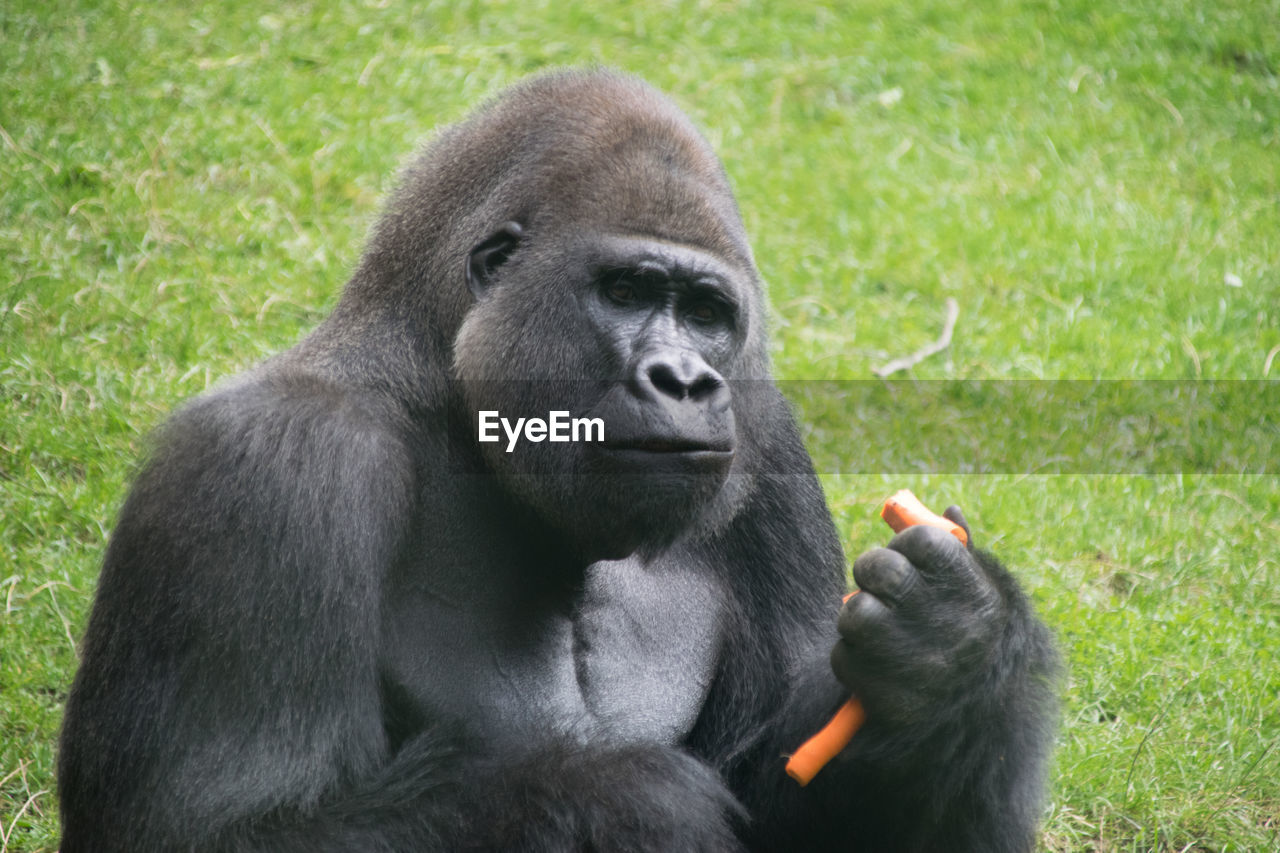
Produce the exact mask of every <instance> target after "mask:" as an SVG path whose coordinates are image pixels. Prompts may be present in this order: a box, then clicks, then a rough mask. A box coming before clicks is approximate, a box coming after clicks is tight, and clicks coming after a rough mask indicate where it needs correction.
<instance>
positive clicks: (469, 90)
mask: <svg viewBox="0 0 1280 853" xmlns="http://www.w3.org/2000/svg"><path fill="white" fill-rule="evenodd" d="M599 6H600V4H590V3H582V2H576V0H556V2H539V0H524V2H520V3H511V2H495V3H486V4H479V3H466V2H435V3H421V4H408V3H397V2H392V0H378V2H374V0H368V2H334V3H325V2H318V1H317V2H311V3H304V2H296V3H281V4H270V5H263V6H258V5H255V4H243V3H235V2H225V3H204V2H192V3H186V4H181V5H171V4H161V3H155V4H134V3H123V2H107V0H103V1H102V2H83V3H74V2H67V0H43V2H37V0H7V2H5V3H3V4H0V400H2V401H3V405H2V406H0V601H2V602H3V609H2V610H0V850H24V851H31V850H52V849H55V848H56V845H57V803H56V798H55V796H54V794H53V793H52V792H53V790H54V776H53V766H54V745H55V739H56V733H57V731H58V727H59V722H60V718H61V707H62V703H63V701H64V699H65V696H66V691H67V687H68V684H69V683H70V680H71V677H72V674H73V672H74V670H75V666H76V643H77V640H78V638H79V636H80V634H81V632H82V631H83V628H84V625H85V619H86V616H87V613H88V607H89V604H90V601H91V598H92V594H93V590H94V585H95V578H96V573H97V568H98V564H99V561H100V559H101V556H102V551H103V547H104V543H105V541H106V538H107V535H108V533H109V531H110V529H111V526H112V523H113V518H114V513H115V511H116V509H117V507H118V505H119V503H120V501H121V499H122V497H123V495H124V492H125V489H126V487H127V484H128V482H129V480H130V477H131V475H132V473H133V471H134V470H135V464H136V461H137V460H138V459H139V457H140V455H141V454H142V453H143V451H144V449H145V447H146V435H147V434H148V432H149V431H150V430H151V429H152V428H153V427H155V426H156V425H157V424H159V423H160V422H161V421H162V420H163V418H164V417H165V414H166V413H167V412H169V411H170V410H171V409H172V408H173V407H174V406H175V405H176V404H177V403H178V402H179V401H181V400H182V399H184V398H186V397H189V396H191V395H193V394H197V393H199V392H201V391H203V390H204V389H205V388H207V387H209V386H210V384H211V383H213V382H215V381H217V380H218V379H219V378H221V377H226V376H228V375H230V374H233V373H235V372H236V371H239V370H241V369H243V368H245V367H247V366H249V365H252V364H254V363H255V362H257V361H259V360H260V359H262V358H263V357H264V356H266V355H268V354H269V353H273V352H276V351H279V350H280V349H282V348H285V347H288V346H289V345H290V344H291V343H293V342H294V341H296V340H297V339H298V338H299V337H300V336H301V335H302V334H304V333H305V332H306V331H307V330H308V329H309V328H310V327H312V326H313V325H314V324H315V323H316V322H317V321H318V320H319V319H320V318H321V317H322V316H324V314H325V312H326V311H327V309H328V307H329V306H331V305H332V304H333V302H334V299H335V297H336V295H337V293H338V290H339V288H340V286H341V284H342V282H343V281H344V280H345V277H346V275H347V274H348V273H349V271H350V270H351V268H352V265H353V263H354V261H355V259H356V258H357V255H358V252H359V250H360V246H361V243H362V240H363V236H364V233H365V230H366V228H367V227H368V225H369V223H370V220H371V217H372V216H373V215H374V214H375V213H376V211H377V209H378V204H379V200H380V198H381V197H382V195H383V193H384V192H385V190H386V189H387V188H388V186H390V182H391V181H392V179H393V175H394V173H395V170H396V168H397V166H398V164H400V163H402V162H403V161H404V159H405V158H406V157H407V156H408V155H409V154H410V152H412V151H413V150H414V149H415V147H416V146H417V145H418V144H419V143H420V142H421V141H422V140H423V139H424V138H425V137H426V136H427V135H428V134H430V133H431V131H432V128H434V127H436V126H438V125H439V124H441V123H442V122H447V121H450V120H452V119H455V118H458V117H459V116H461V115H462V114H463V113H464V112H465V111H466V110H467V109H468V108H469V107H470V106H472V105H474V104H475V103H476V102H477V100H479V99H482V98H483V97H485V96H486V95H487V94H489V93H491V92H493V91H494V90H496V89H497V88H498V87H500V86H501V85H503V84H505V83H508V82H511V81H513V80H516V79H518V78H520V77H521V76H523V75H525V74H527V73H529V72H532V71H534V70H536V69H539V68H543V67H547V66H556V65H581V64H592V63H603V64H608V65H613V66H617V67H620V68H622V69H626V70H630V71H634V72H637V73H640V74H642V75H643V76H645V77H646V78H647V79H648V80H650V81H651V82H652V83H654V84H656V85H657V86H659V87H661V88H663V89H665V90H667V91H669V92H670V93H671V94H672V95H673V96H674V97H675V98H676V99H677V100H678V101H679V102H680V103H681V104H682V105H683V106H684V107H685V108H686V109H687V110H688V111H689V113H690V114H691V115H692V116H693V117H694V119H695V120H696V121H697V122H698V123H699V124H700V126H702V127H703V128H704V129H705V132H706V134H707V136H708V137H709V139H710V140H711V141H712V143H713V144H714V145H715V147H716V148H717V149H718V150H719V151H720V153H721V154H722V156H723V158H724V160H725V163H726V167H727V169H728V172H729V174H730V176H731V178H732V180H733V182H734V185H735V187H736V190H737V192H738V194H739V199H740V202H741V205H742V209H743V214H744V217H745V219H746V221H747V225H748V229H749V231H750V232H751V234H752V237H753V242H754V246H755V250H756V254H757V259H758V261H759V264H760V267H761V269H762V271H763V273H764V276H765V278H766V279H767V280H768V282H769V284H770V288H771V295H772V299H773V304H774V327H775V340H774V345H775V364H776V368H777V372H778V374H779V375H780V376H782V377H785V378H787V379H797V380H798V379H866V378H870V377H871V375H872V374H871V371H872V368H873V367H874V366H876V365H878V364H880V363H881V362H883V361H885V360H887V359H888V358H892V357H895V356H900V355H903V354H906V353H909V352H911V351H913V350H915V349H916V348H918V347H920V346H921V345H923V344H925V343H927V342H929V341H930V340H932V339H933V338H934V337H935V336H936V335H937V334H938V331H939V327H940V325H941V322H942V308H941V306H942V304H943V301H944V299H945V298H946V297H952V298H954V299H955V300H956V301H957V303H958V304H959V307H960V315H959V320H958V323H957V325H956V329H955V335H954V339H953V342H952V345H951V346H950V348H949V349H948V350H947V351H946V352H945V353H943V354H940V355H937V356H934V357H932V358H930V359H927V360H925V361H923V362H921V363H920V364H919V365H917V366H916V367H915V368H914V375H915V376H916V377H921V378H935V379H946V378H977V379H1120V378H1138V379H1184V380H1185V379H1199V378H1205V379H1208V378H1214V379H1255V380H1257V379H1263V378H1270V379H1280V355H1277V353H1278V352H1280V2H1276V0H1255V2H1230V1H1229V0H1227V1H1226V2H1216V3H1202V2H1186V1H1185V0H1116V2H1113V3H1109V4H1096V3H1093V2H1085V0H1043V2H1030V0H1028V2H1018V1H1017V0H1003V2H1001V0H997V2H992V3H986V4H975V3H960V2H957V0H946V2H937V3H903V2H899V1H898V0H893V2H890V0H866V2H863V3H859V4H856V6H855V5H853V4H838V3H832V4H826V5H821V6H819V5H814V4H809V3H796V2H778V3H768V2H761V3H748V2H741V3H734V2H713V0H707V2H662V3H657V2H655V3H647V4H639V3H637V4H621V5H617V6H614V7H612V8H611V10H610V13H609V15H608V16H607V17H602V16H601V13H600V12H599V11H597V9H598V8H599ZM264 10H265V11H264ZM1275 415H1276V413H1275V412H1272V413H1271V416H1272V418H1273V420H1272V421H1271V424H1272V433H1271V434H1272V436H1273V438H1274V436H1275V426H1274V424H1275V420H1274V417H1275ZM991 429H992V430H993V431H999V430H1001V429H1005V430H1008V429H1017V425H1016V424H1015V425H1013V426H1012V427H1010V426H1009V425H1003V426H1002V425H1000V424H993V425H992V426H991ZM845 452H846V453H847V454H849V455H851V456H852V455H856V454H857V453H858V447H856V446H850V447H847V448H846V450H845ZM1099 470H1103V469H1101V468H1100V469H1099ZM1268 470H1270V471H1271V472H1273V473H1272V474H1271V475H1225V474H1220V473H1216V474H1206V473H1203V472H1202V471H1197V470H1189V471H1185V472H1171V473H1161V474H1147V475H1142V474H1129V475H1124V476H1121V475H1115V474H1105V473H1100V474H1092V475H1082V474H1078V475H1073V476H1047V475H1042V474H1035V473H1034V472H1024V471H1018V470H1012V471H1009V472H1005V473H993V474H981V475H975V474H969V475H962V474H953V473H941V474H940V473H929V474H916V475H910V476H889V475H881V474H858V475H852V474H845V475H835V474H832V475H831V476H828V477H826V478H825V481H824V482H825V485H826V487H827V489H828V494H829V497H830V501H831V504H832V507H833V510H834V512H835V514H836V518H837V522H838V524H839V526H840V529H841V531H842V533H843V534H845V536H846V542H847V547H848V549H849V550H850V552H851V553H852V552H856V551H858V550H860V549H862V548H865V547H868V546H870V545H872V544H873V543H878V542H879V541H880V540H881V539H882V538H883V532H882V530H881V529H880V528H879V527H878V525H877V524H873V523H872V517H873V513H874V507H875V506H876V505H877V504H878V501H879V500H880V498H881V497H883V495H884V494H885V493H886V492H887V491H890V490H892V489H895V488H898V487H899V486H909V487H911V488H913V489H915V490H916V491H917V493H918V494H920V495H921V496H922V497H925V498H926V499H927V500H929V501H931V502H933V503H937V504H945V503H946V502H952V501H953V502H956V503H959V504H961V505H962V506H963V507H965V509H966V512H967V514H968V515H969V518H970V521H971V522H972V524H973V526H974V528H975V531H976V532H977V534H978V535H979V536H980V537H981V538H982V541H983V542H984V543H987V544H990V545H991V546H993V547H994V548H995V549H996V550H998V551H999V553H1001V554H1002V556H1004V557H1005V558H1006V560H1007V561H1008V562H1010V563H1011V564H1012V565H1013V566H1014V567H1016V569H1017V571H1018V573H1019V575H1020V576H1021V577H1022V579H1023V580H1024V582H1025V584H1026V586H1027V587H1028V589H1029V590H1030V592H1031V593H1032V595H1033V596H1034V598H1035V600H1036V602H1037V605H1038V607H1039V608H1040V610H1041V612H1042V613H1043V615H1044V617H1045V619H1046V620H1047V621H1048V622H1049V624H1050V625H1051V626H1052V628H1053V629H1054V630H1055V632H1056V633H1057V635H1058V637H1059V639H1060V641H1061V645H1062V648H1063V650H1064V653H1065V656H1066V657H1067V659H1068V662H1069V667H1070V676H1069V680H1068V682H1067V684H1066V689H1065V702H1064V711H1063V725H1062V729H1061V735H1060V745H1059V749H1058V751H1057V760H1056V768H1055V772H1054V786H1053V792H1052V797H1051V804H1050V806H1049V809H1048V811H1047V813H1046V815H1045V821H1044V831H1043V834H1042V840H1041V844H1042V846H1043V848H1044V849H1046V850H1053V851H1068V850H1069V851H1084V850H1102V851H1130V850H1133V851H1138V850H1169V851H1182V850H1202V851H1256V850H1273V851H1274V850H1280V749H1277V741H1278V740H1280V592H1277V588H1278V587H1280V478H1278V477H1277V476H1276V475H1275V474H1274V472H1275V471H1276V470H1277V469H1276V465H1274V464H1272V465H1271V466H1270V468H1269V469H1268Z"/></svg>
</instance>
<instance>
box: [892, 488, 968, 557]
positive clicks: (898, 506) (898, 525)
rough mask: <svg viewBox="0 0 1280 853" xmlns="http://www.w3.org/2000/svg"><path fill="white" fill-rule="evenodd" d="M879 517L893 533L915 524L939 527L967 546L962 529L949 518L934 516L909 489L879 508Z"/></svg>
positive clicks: (894, 496) (965, 536)
mask: <svg viewBox="0 0 1280 853" xmlns="http://www.w3.org/2000/svg"><path fill="white" fill-rule="evenodd" d="M880 517H881V518H883V519H884V520H885V523H887V524H888V525H889V526H890V527H891V528H893V532H894V533H901V532H902V531H903V530H906V529H907V528H908V527H912V526H914V525H916V524H927V525H929V526H930V527H940V528H942V529H943V530H945V531H947V532H948V533H950V534H951V535H952V536H954V537H956V538H957V539H959V540H960V544H962V545H968V544H969V535H968V534H967V533H965V532H964V528H963V527H961V526H960V525H958V524H956V523H955V522H954V521H952V520H951V519H949V518H944V517H942V516H941V515H936V514H934V513H933V512H932V511H931V510H930V509H929V508H928V507H927V506H925V505H924V504H922V503H920V499H919V498H917V497H916V496H915V495H913V494H911V490H910V489H902V490H901V491H899V492H897V493H896V494H894V495H892V496H891V497H890V498H889V499H888V500H887V501H885V502H884V506H883V507H881V508H880Z"/></svg>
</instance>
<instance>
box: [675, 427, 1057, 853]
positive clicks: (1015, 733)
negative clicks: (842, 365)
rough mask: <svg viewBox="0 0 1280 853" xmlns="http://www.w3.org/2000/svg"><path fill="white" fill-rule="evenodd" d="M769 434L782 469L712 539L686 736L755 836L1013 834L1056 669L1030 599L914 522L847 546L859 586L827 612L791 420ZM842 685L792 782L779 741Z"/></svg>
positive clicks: (1029, 834)
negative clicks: (709, 648)
mask: <svg viewBox="0 0 1280 853" xmlns="http://www.w3.org/2000/svg"><path fill="white" fill-rule="evenodd" d="M774 439H775V441H776V442H777V444H775V447H774V449H773V450H772V452H771V458H774V459H779V460H783V461H782V462H780V465H779V470H783V471H790V472H794V473H787V474H783V475H780V476H767V477H761V478H760V481H759V484H758V488H757V490H756V492H755V494H754V495H753V497H752V501H751V504H750V506H748V507H747V508H745V509H744V511H743V512H742V513H741V514H740V515H739V516H738V517H737V518H736V519H735V521H734V524H733V525H732V527H731V529H729V530H727V531H726V532H725V533H724V535H723V537H722V538H721V539H720V540H718V542H717V548H716V551H717V552H718V556H719V558H720V559H724V560H726V561H727V562H726V564H725V565H726V568H725V571H726V572H728V573H729V576H730V577H734V578H736V580H735V581H734V582H733V589H734V590H735V591H737V593H738V595H739V598H738V601H737V606H738V607H739V608H740V609H739V612H738V614H737V624H736V626H735V637H734V639H732V640H731V641H730V642H729V643H728V644H727V651H726V653H725V657H724V659H723V660H722V663H721V665H722V670H721V674H720V677H719V678H718V680H717V682H716V684H715V685H714V687H713V692H712V695H711V697H710V699H709V700H708V703H707V706H706V708H705V710H704V715H703V718H702V719H701V720H700V721H699V726H698V727H697V728H696V729H695V731H694V734H693V737H692V738H691V746H692V747H693V749H694V751H695V752H697V753H699V754H703V755H706V756H707V757H708V760H709V761H711V762H712V763H713V764H714V765H715V766H717V767H719V768H720V769H721V771H722V772H723V773H724V775H725V777H726V778H727V779H728V780H729V781H730V786H731V788H732V789H733V790H734V791H735V793H737V795H738V796H739V797H740V798H741V799H742V800H743V802H744V803H745V804H746V806H747V808H748V810H749V811H750V813H751V815H752V818H753V822H752V827H753V831H754V836H753V842H754V843H755V845H756V846H759V847H761V848H762V849H791V848H794V849H813V850H822V849H848V848H849V847H850V846H851V845H854V846H856V847H857V849H869V850H917V849H923V850H931V849H949V850H984V851H985V850H995V851H1003V850H1024V849H1029V848H1030V845H1031V843H1032V841H1033V833H1034V827H1035V823H1036V819H1037V817H1038V809H1039V803H1040V797H1041V788H1042V784H1043V774H1044V769H1045V764H1046V761H1047V755H1048V748H1049V740H1050V732H1051V720H1052V718H1053V710H1052V709H1053V685H1052V673H1053V671H1054V667H1055V658H1054V655H1053V651H1052V648H1051V645H1050V643H1049V639H1048V636H1047V632H1046V631H1045V630H1044V628H1043V627H1042V626H1041V625H1040V624H1039V623H1038V622H1037V621H1036V620H1035V617H1034V615H1033V614H1032V612H1031V609H1030V606H1029V603H1028V602H1027V601H1026V599H1025V597H1024V596H1023V595H1022V593H1021V591H1020V590H1019V589H1018V587H1017V584H1016V583H1015V582H1014V581H1013V579H1012V578H1011V577H1010V576H1009V575H1008V574H1007V573H1006V572H1005V571H1004V570H1003V569H1002V568H1000V566H999V564H998V563H996V561H995V560H994V559H992V558H990V557H989V556H987V555H985V554H982V553H980V552H970V551H968V550H966V549H965V548H963V547H962V546H960V544H959V542H958V541H956V540H955V538H954V537H952V536H951V535H950V534H947V533H944V532H942V531H939V530H934V529H932V528H913V529H912V530H909V531H907V532H905V533H903V534H900V535H899V536H897V537H895V538H894V540H893V542H891V543H890V548H891V549H892V550H877V551H872V552H869V554H868V555H864V556H863V557H862V558H859V560H858V561H857V562H856V563H855V578H856V580H857V582H858V585H859V587H861V588H862V589H863V594H862V595H857V596H854V597H853V598H852V599H851V600H850V601H849V603H848V604H847V605H846V607H845V608H844V609H843V610H841V609H840V605H839V601H840V593H841V592H843V589H844V578H843V575H844V572H843V559H842V557H841V556H840V553H839V548H838V544H837V543H836V541H835V533H834V530H832V529H831V524H830V520H829V516H828V514H827V511H826V508H825V506H824V505H823V500H822V494H821V491H820V489H819V487H818V484H817V482H816V480H815V478H814V477H813V476H812V474H811V473H809V465H808V461H807V459H802V458H801V454H803V450H802V449H800V448H799V439H798V437H796V436H795V435H794V427H792V426H790V424H789V423H788V424H787V425H786V428H785V429H782V428H778V429H777V430H775V436H774ZM925 531H927V532H925ZM886 555H889V556H886ZM748 574H749V575H750V576H748ZM813 590H818V591H819V594H818V595H817V596H814V595H813V594H812V591H813ZM837 616H839V619H838V621H837ZM837 627H838V628H839V632H837ZM833 645H836V649H837V650H836V652H835V653H834V654H832V646H833ZM833 666H834V670H835V671H834V672H833ZM837 673H838V674H839V676H840V678H839V680H838V679H837ZM842 681H843V682H844V684H842V683H841V682H842ZM851 689H855V690H856V692H857V694H858V695H859V697H860V698H861V699H862V701H863V704H864V706H865V707H866V711H867V722H866V724H865V725H864V726H863V728H862V729H861V730H860V731H859V732H858V734H857V735H856V736H855V737H854V739H853V741H852V743H851V744H850V746H849V747H848V748H846V749H845V750H844V752H843V753H842V754H841V755H839V756H837V758H836V759H835V760H833V761H832V762H831V763H830V764H828V765H827V766H826V767H825V768H824V769H823V770H822V771H821V772H820V773H819V774H818V775H817V777H816V778H815V779H814V780H813V782H811V783H810V784H809V785H808V787H804V788H802V787H800V786H799V785H797V784H796V783H795V782H794V781H793V780H792V779H790V778H789V777H788V776H787V775H786V774H785V773H784V771H783V765H784V763H785V760H786V756H787V755H788V754H789V753H791V752H792V751H794V750H795V748H796V747H797V746H798V745H799V744H801V743H802V742H803V741H804V740H805V739H806V738H808V737H809V736H810V735H812V733H813V732H814V731H816V730H817V729H818V728H820V727H821V726H822V725H823V724H825V723H826V722H827V721H828V720H829V719H830V718H831V715H832V714H833V713H834V712H835V710H836V709H837V708H838V707H839V706H840V705H841V704H842V703H843V702H844V701H845V700H846V699H847V698H848V696H849V693H850V691H851Z"/></svg>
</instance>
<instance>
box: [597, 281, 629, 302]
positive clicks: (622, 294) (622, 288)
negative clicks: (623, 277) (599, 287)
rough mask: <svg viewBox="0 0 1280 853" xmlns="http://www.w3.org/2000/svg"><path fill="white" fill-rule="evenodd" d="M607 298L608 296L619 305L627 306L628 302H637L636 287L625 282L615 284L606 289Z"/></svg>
mask: <svg viewBox="0 0 1280 853" xmlns="http://www.w3.org/2000/svg"><path fill="white" fill-rule="evenodd" d="M604 293H605V296H608V297H609V298H610V299H611V300H613V301H614V302H617V303H618V304H619V305H626V304H627V303H628V302H634V301H635V300H636V289H635V287H634V286H632V285H630V284H627V283H626V282H625V281H618V282H614V283H613V284H611V285H609V286H608V287H607V288H605V291H604Z"/></svg>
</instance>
